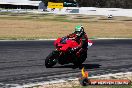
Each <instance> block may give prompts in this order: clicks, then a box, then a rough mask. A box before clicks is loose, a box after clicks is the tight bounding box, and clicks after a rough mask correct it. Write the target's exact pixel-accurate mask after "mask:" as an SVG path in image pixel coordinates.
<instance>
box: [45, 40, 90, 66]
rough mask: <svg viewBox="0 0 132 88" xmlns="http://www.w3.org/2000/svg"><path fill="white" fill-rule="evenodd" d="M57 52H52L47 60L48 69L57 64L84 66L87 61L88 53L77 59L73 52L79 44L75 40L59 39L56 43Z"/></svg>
mask: <svg viewBox="0 0 132 88" xmlns="http://www.w3.org/2000/svg"><path fill="white" fill-rule="evenodd" d="M54 46H55V47H56V50H54V51H52V52H51V53H50V54H49V55H48V56H47V57H46V59H45V66H46V67H47V68H49V67H53V66H54V65H55V64H56V63H59V64H61V65H64V64H69V63H73V64H74V65H79V64H82V63H83V62H84V61H85V60H86V58H87V57H86V55H85V54H86V53H87V52H84V53H83V54H81V56H80V57H79V58H77V56H76V54H75V53H74V52H73V51H71V49H72V48H74V47H76V46H78V43H77V42H76V41H74V39H71V38H67V37H63V38H58V39H57V40H56V41H55V42H54Z"/></svg>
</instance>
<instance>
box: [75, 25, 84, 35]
mask: <svg viewBox="0 0 132 88" xmlns="http://www.w3.org/2000/svg"><path fill="white" fill-rule="evenodd" d="M74 33H76V35H77V36H78V37H80V36H81V35H82V34H83V33H84V28H83V26H82V25H78V26H75V32H74Z"/></svg>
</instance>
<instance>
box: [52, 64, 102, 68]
mask: <svg viewBox="0 0 132 88" xmlns="http://www.w3.org/2000/svg"><path fill="white" fill-rule="evenodd" d="M100 66H101V65H99V64H82V66H79V67H75V66H74V65H62V66H54V67H52V68H72V69H76V68H79V69H81V68H82V67H84V68H85V69H95V68H100Z"/></svg>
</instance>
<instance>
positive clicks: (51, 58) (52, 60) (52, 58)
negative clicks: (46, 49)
mask: <svg viewBox="0 0 132 88" xmlns="http://www.w3.org/2000/svg"><path fill="white" fill-rule="evenodd" d="M56 63H57V54H55V53H54V52H52V53H51V54H49V55H48V56H47V57H46V59H45V66H46V68H51V67H53V66H54V65H55V64H56Z"/></svg>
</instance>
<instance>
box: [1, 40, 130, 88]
mask: <svg viewBox="0 0 132 88" xmlns="http://www.w3.org/2000/svg"><path fill="white" fill-rule="evenodd" d="M93 42H94V45H93V46H92V47H90V48H89V50H88V52H87V53H88V58H87V60H86V61H85V62H84V64H83V65H84V66H85V69H86V70H87V71H89V75H90V76H94V75H102V74H108V73H118V72H132V40H131V39H128V40H127V39H126V40H93ZM52 50H54V46H53V41H1V42H0V88H6V86H8V87H10V86H11V85H13V84H19V85H23V84H27V83H34V82H41V81H49V80H57V79H62V78H63V79H67V78H74V77H79V75H80V74H81V71H80V69H79V68H73V65H72V64H67V65H63V66H62V65H59V64H57V65H56V66H54V67H53V68H46V67H45V66H44V63H45V58H46V56H47V55H48V54H49V53H50V52H51V51H52Z"/></svg>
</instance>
